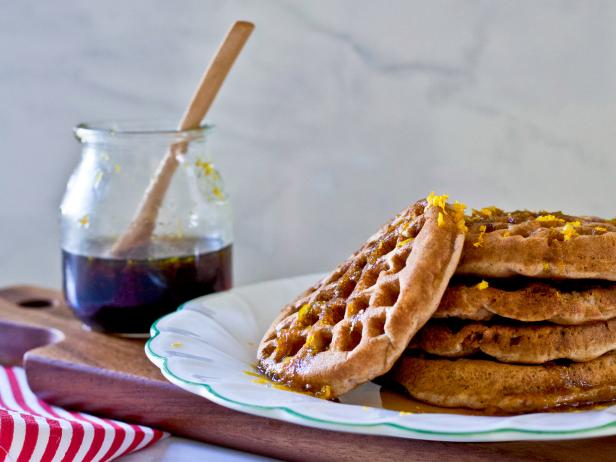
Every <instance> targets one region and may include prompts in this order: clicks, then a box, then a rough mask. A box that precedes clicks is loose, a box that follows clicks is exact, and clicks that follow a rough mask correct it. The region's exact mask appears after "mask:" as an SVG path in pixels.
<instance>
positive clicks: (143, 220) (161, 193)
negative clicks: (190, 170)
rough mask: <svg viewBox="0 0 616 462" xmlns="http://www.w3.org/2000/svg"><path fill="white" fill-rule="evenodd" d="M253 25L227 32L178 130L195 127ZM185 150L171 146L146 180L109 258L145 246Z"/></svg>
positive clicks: (242, 23) (178, 145)
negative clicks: (144, 189)
mask: <svg viewBox="0 0 616 462" xmlns="http://www.w3.org/2000/svg"><path fill="white" fill-rule="evenodd" d="M254 27H255V26H254V24H252V23H250V22H246V21H237V22H236V23H235V24H234V25H233V27H231V29H230V30H229V32H228V33H227V36H226V37H225V39H224V41H223V42H222V44H221V45H220V48H219V49H218V51H217V52H216V54H215V55H214V58H213V59H212V61H211V62H210V64H209V66H208V67H207V69H206V70H205V73H204V74H203V77H202V78H201V82H200V83H199V86H198V87H197V90H196V91H195V93H194V95H193V97H192V99H191V100H190V104H189V105H188V108H187V109H186V112H185V113H184V115H183V116H182V119H181V121H180V125H179V130H190V129H195V128H199V126H200V124H201V121H202V120H203V118H204V117H205V114H206V113H207V111H208V109H209V108H210V106H211V105H212V102H213V101H214V98H215V97H216V94H217V93H218V90H220V87H221V86H222V84H223V82H224V80H225V77H227V74H228V73H229V70H230V69H231V66H233V63H234V62H235V59H236V58H237V57H238V55H239V54H240V52H241V51H242V48H243V46H244V44H245V43H246V41H247V40H248V38H249V37H250V34H251V33H252V31H253V29H254ZM186 149H187V141H182V142H177V143H174V144H172V145H171V146H170V147H169V149H168V151H167V153H166V154H165V157H164V159H163V161H162V162H161V163H160V165H159V167H158V169H157V171H156V174H155V175H154V178H152V180H151V181H150V184H149V185H148V188H147V190H146V192H145V195H144V197H143V200H142V201H141V204H140V205H139V209H138V210H137V213H136V214H135V216H134V217H133V220H132V221H131V223H130V224H129V226H128V228H127V229H126V231H125V232H124V234H122V235H121V236H120V237H119V238H118V240H117V241H116V242H115V243H114V245H113V247H112V248H111V255H112V256H114V257H122V256H125V255H127V254H128V253H129V251H130V250H132V249H135V248H138V247H142V246H144V245H147V244H148V243H149V242H150V239H151V238H152V233H153V232H154V228H155V227H156V220H157V218H158V211H159V210H160V207H161V205H162V203H163V200H164V198H165V194H166V193H167V189H168V188H169V183H171V179H172V178H173V174H174V173H175V171H176V170H177V167H178V165H179V160H178V157H179V156H182V155H183V154H184V153H185V152H186Z"/></svg>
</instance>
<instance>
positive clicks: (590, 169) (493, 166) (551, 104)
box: [0, 0, 616, 286]
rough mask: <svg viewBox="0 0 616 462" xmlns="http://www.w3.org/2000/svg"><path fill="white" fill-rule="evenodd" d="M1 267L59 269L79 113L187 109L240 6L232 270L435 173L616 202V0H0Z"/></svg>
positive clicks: (231, 152) (221, 122)
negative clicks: (248, 28)
mask: <svg viewBox="0 0 616 462" xmlns="http://www.w3.org/2000/svg"><path fill="white" fill-rule="evenodd" d="M0 6H1V8H0V159H1V161H2V163H1V167H0V285H4V284H8V283H13V282H29V283H39V284H41V283H42V284H46V285H51V286H58V285H59V281H60V271H59V249H58V239H59V237H58V231H57V206H58V204H59V201H60V198H61V196H62V193H63V188H64V185H65V183H66V180H67V178H68V175H69V172H70V171H71V169H72V168H73V166H74V165H75V164H76V162H77V160H78V156H79V146H78V144H77V143H76V141H75V140H74V139H73V137H72V134H71V127H72V126H73V125H74V124H75V123H77V122H80V121H83V120H88V119H90V120H91V119H101V118H103V119H104V118H114V117H122V118H126V117H144V118H147V117H156V116H169V117H172V118H179V116H180V115H181V112H182V109H183V106H184V105H185V104H186V102H187V100H188V98H189V96H190V94H191V92H192V89H193V87H194V85H195V83H196V81H197V80H198V78H199V76H200V73H201V72H202V70H203V67H204V65H205V63H206V62H207V61H208V59H209V57H210V56H211V54H212V53H213V51H214V50H215V48H216V46H217V44H218V42H219V40H220V38H221V36H222V35H223V34H224V33H225V31H226V29H227V28H228V26H229V25H230V24H231V22H232V21H233V20H235V19H247V20H251V21H254V22H255V23H256V25H257V29H256V32H255V34H254V36H253V38H252V39H251V41H250V43H249V44H248V46H247V47H246V49H245V52H244V53H243V55H242V56H241V58H240V60H239V61H238V63H237V66H236V67H235V68H234V70H233V72H232V75H231V76H230V78H229V79H228V81H227V83H226V85H225V87H224V89H223V91H222V93H221V94H220V95H219V98H218V100H217V101H216V103H215V107H214V108H213V110H212V112H211V120H212V121H214V122H215V123H216V124H217V126H218V131H217V133H216V139H215V141H214V147H215V154H216V156H217V161H218V165H219V167H220V169H221V170H222V172H223V174H224V175H225V177H226V179H227V183H228V186H229V189H230V192H231V194H232V196H233V199H234V202H235V210H236V248H235V251H236V254H235V255H236V259H235V263H236V281H237V283H246V282H251V281H256V280H260V279H266V278H273V277H279V276H285V275H295V274H300V273H305V272H309V271H318V270H325V269H328V268H330V267H332V266H333V265H334V264H335V263H337V262H338V261H339V260H340V259H342V258H343V257H345V256H346V255H347V254H349V253H350V252H351V251H352V250H353V249H354V248H355V247H356V246H357V245H358V244H359V243H360V242H361V241H362V240H363V239H364V238H365V237H367V236H368V235H370V234H371V233H372V231H373V230H374V229H375V228H376V227H377V226H378V225H379V224H380V223H381V222H383V221H384V220H385V219H386V218H387V217H389V216H390V215H392V214H393V213H395V212H396V211H397V210H398V209H400V208H402V207H403V206H404V205H405V204H407V203H409V202H410V201H412V200H414V199H416V198H418V197H421V196H423V195H425V194H426V193H427V192H429V191H430V190H432V189H434V190H436V191H438V192H447V193H449V194H451V195H452V196H453V197H455V198H458V199H460V200H462V201H465V202H467V203H468V204H469V205H471V206H480V205H489V204H496V205H499V206H502V207H506V208H524V207H527V208H548V209H564V210H567V211H571V212H585V213H596V214H603V215H609V216H612V215H616V210H615V207H614V206H613V205H612V200H613V196H614V193H615V192H616V186H614V185H613V184H612V183H613V178H614V173H615V167H616V156H614V155H613V154H612V150H613V147H614V146H616V130H615V129H614V122H615V121H616V45H615V44H616V27H614V24H616V3H614V2H609V1H603V2H602V1H581V0H580V1H518V0H510V1H402V0H400V1H383V2H377V1H374V0H362V1H357V0H355V1H352V0H348V1H341V0H333V1H332V0H321V1H314V0H313V1H299V0H298V1H259V2H256V1H248V0H246V1H239V0H238V1H223V0H219V1H214V0H199V1H198V0H192V1H188V0H182V1H174V2H171V1H163V0H154V1H153V0H131V1H125V0H107V1H105V2H82V1H77V0H63V1H55V2H50V1H35V0H19V1H9V0H0Z"/></svg>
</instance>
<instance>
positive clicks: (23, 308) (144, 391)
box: [0, 286, 616, 461]
mask: <svg viewBox="0 0 616 462" xmlns="http://www.w3.org/2000/svg"><path fill="white" fill-rule="evenodd" d="M143 347H144V341H143V340H128V339H123V338H117V337H112V336H106V335H103V334H98V333H94V332H87V331H85V330H83V329H82V328H81V325H80V323H79V321H77V320H76V319H74V318H73V317H72V315H71V313H70V311H69V309H68V308H67V307H66V305H65V304H64V302H63V300H62V296H61V294H60V293H59V292H57V291H55V290H49V289H43V288H39V287H32V286H15V287H8V288H5V289H0V363H2V364H5V365H19V364H23V365H24V367H25V369H26V374H27V377H28V381H29V382H30V386H31V388H32V389H33V390H34V392H35V393H36V394H37V395H39V396H40V397H41V398H43V399H45V400H47V401H49V402H50V403H52V404H56V405H59V406H63V407H66V408H72V409H76V410H81V411H86V412H89V413H92V414H98V415H101V416H104V417H112V418H116V419H120V420H124V421H129V422H134V423H139V424H144V425H149V426H153V427H156V428H159V429H161V430H167V431H169V432H171V433H174V434H176V435H181V436H184V437H188V438H193V439H197V440H200V441H204V442H207V443H212V444H216V445H221V446H227V447H230V448H235V449H239V450H242V451H248V452H252V453H256V454H262V455H266V456H270V457H276V458H280V459H286V460H296V461H306V460H311V461H331V460H336V461H356V460H371V461H385V460H405V461H446V460H456V461H460V460H464V461H493V460H499V461H521V460H524V461H579V460H584V461H614V460H616V437H607V438H596V439H586V440H576V441H562V442H555V441H551V442H514V443H440V442H430V441H419V440H406V439H399V438H389V437H377V436H368V435H355V434H350V433H342V432H333V431H325V430H317V429H312V428H308V427H303V426H300V425H294V424H289V423H285V422H280V421H277V420H272V419H266V418H262V417H255V416H251V415H248V414H243V413H240V412H236V411H232V410H229V409H226V408H224V407H221V406H218V405H216V404H214V403H211V402H210V401H208V400H206V399H204V398H201V397H199V396H196V395H193V394H191V393H188V392H186V391H183V390H181V389H180V388H178V387H176V386H174V385H172V384H170V383H169V382H167V381H166V380H165V379H164V378H163V377H162V375H161V374H160V373H159V371H158V369H157V368H156V367H155V366H154V365H152V364H151V363H150V362H149V361H148V359H147V358H146V356H145V354H144V350H143Z"/></svg>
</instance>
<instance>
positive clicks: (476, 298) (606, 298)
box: [433, 279, 616, 324]
mask: <svg viewBox="0 0 616 462" xmlns="http://www.w3.org/2000/svg"><path fill="white" fill-rule="evenodd" d="M478 283H479V281H478V280H470V281H466V282H460V281H458V282H452V283H451V284H450V285H449V287H448V288H447V290H446V291H445V295H444V296H443V299H442V300H441V304H440V305H439V307H438V310H437V311H436V313H434V316H433V317H434V318H450V317H453V318H461V319H469V320H473V321H487V320H489V319H492V318H493V317H494V316H501V317H504V318H509V319H515V320H518V321H525V322H537V321H550V322H553V323H556V324H583V323H587V322H593V321H606V320H609V319H612V318H615V317H616V284H613V283H611V282H602V281H582V280H577V281H575V280H567V281H561V282H556V281H551V282H547V281H546V282H538V281H531V280H524V279H513V280H512V279H506V280H490V281H489V284H487V283H486V282H483V283H482V284H483V285H482V284H478ZM486 285H487V287H485V286H486Z"/></svg>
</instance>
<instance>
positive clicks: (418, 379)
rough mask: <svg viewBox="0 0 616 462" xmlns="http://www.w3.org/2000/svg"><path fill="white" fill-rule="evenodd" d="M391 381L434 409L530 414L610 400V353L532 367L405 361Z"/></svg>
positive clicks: (615, 374) (615, 371) (613, 363)
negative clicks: (587, 360)
mask: <svg viewBox="0 0 616 462" xmlns="http://www.w3.org/2000/svg"><path fill="white" fill-rule="evenodd" d="M391 377H392V378H393V380H395V381H396V382H398V383H399V384H401V385H402V386H403V387H404V388H406V389H407V391H408V392H409V394H410V395H411V396H413V397H414V398H416V399H418V400H420V401H424V402H427V403H430V404H433V405H436V406H443V407H465V408H470V409H482V410H485V411H487V412H491V413H503V412H504V413H522V412H533V411H542V410H547V409H554V408H560V407H563V406H582V405H590V404H596V403H601V402H605V401H611V400H614V399H616V353H608V354H606V355H603V356H601V357H599V358H597V359H594V360H592V361H589V362H584V363H570V364H543V365H533V366H529V365H519V364H504V363H499V362H495V361H486V360H482V359H456V360H449V359H432V358H422V357H411V356H405V357H403V358H402V359H401V360H400V361H398V363H397V364H396V366H395V367H394V369H393V371H392V374H391Z"/></svg>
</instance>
